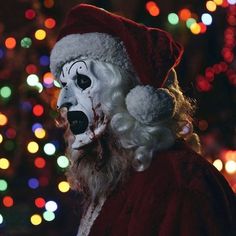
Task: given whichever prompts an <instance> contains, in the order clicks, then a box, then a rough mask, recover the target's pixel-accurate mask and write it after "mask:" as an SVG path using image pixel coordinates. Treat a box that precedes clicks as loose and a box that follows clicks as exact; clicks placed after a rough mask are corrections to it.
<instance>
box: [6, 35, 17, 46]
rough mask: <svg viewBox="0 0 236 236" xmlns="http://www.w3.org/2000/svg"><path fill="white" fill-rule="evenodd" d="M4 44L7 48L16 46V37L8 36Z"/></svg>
mask: <svg viewBox="0 0 236 236" xmlns="http://www.w3.org/2000/svg"><path fill="white" fill-rule="evenodd" d="M5 46H6V48H8V49H14V48H15V47H16V39H15V38H13V37H8V38H7V39H6V40H5Z"/></svg>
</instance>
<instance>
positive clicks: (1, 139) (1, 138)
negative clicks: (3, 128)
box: [0, 134, 3, 143]
mask: <svg viewBox="0 0 236 236" xmlns="http://www.w3.org/2000/svg"><path fill="white" fill-rule="evenodd" d="M2 141H3V137H2V135H1V134H0V143H2Z"/></svg>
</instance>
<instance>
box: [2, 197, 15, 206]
mask: <svg viewBox="0 0 236 236" xmlns="http://www.w3.org/2000/svg"><path fill="white" fill-rule="evenodd" d="M2 203H3V205H4V206H5V207H12V206H13V205H14V200H13V198H12V197H11V196H5V197H3V199H2Z"/></svg>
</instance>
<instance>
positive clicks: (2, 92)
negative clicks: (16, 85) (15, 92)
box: [0, 86, 12, 98]
mask: <svg viewBox="0 0 236 236" xmlns="http://www.w3.org/2000/svg"><path fill="white" fill-rule="evenodd" d="M11 93H12V92H11V88H10V87H9V86H4V87H2V88H1V89H0V95H1V96H2V97H3V98H9V97H10V96H11Z"/></svg>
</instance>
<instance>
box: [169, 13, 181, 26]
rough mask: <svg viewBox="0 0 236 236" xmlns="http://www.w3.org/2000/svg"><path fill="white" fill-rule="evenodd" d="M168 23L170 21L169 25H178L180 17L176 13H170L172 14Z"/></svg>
mask: <svg viewBox="0 0 236 236" xmlns="http://www.w3.org/2000/svg"><path fill="white" fill-rule="evenodd" d="M168 21H169V23H170V24H172V25H177V24H178V23H179V17H178V15H177V14H175V13H170V14H169V15H168Z"/></svg>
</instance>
